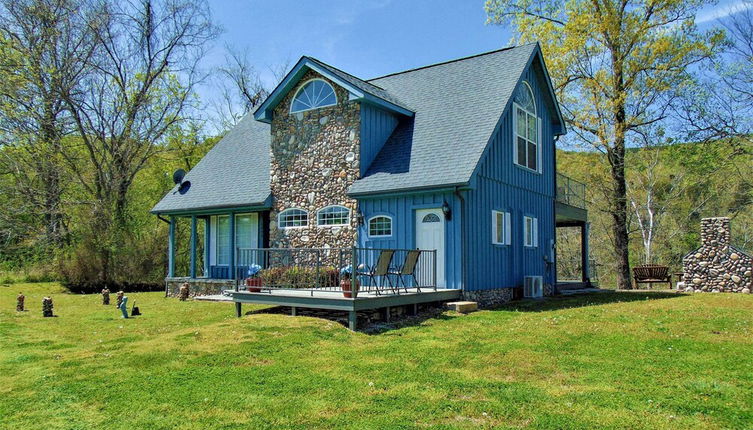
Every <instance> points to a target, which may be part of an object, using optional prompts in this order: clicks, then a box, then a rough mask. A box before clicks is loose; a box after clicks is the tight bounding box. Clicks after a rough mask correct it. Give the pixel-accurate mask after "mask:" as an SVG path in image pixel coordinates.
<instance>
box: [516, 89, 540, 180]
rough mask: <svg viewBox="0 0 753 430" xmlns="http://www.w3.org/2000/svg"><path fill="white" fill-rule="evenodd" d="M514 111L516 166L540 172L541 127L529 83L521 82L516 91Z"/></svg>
mask: <svg viewBox="0 0 753 430" xmlns="http://www.w3.org/2000/svg"><path fill="white" fill-rule="evenodd" d="M514 102H515V103H514V105H513V106H514V107H515V108H514V109H513V114H514V118H513V137H514V139H515V141H514V143H513V148H514V154H513V160H514V161H515V164H517V165H519V166H523V167H525V168H527V169H531V170H535V171H537V172H540V171H541V169H540V167H541V164H540V163H541V161H540V160H539V158H540V154H539V148H540V147H539V142H540V136H539V135H540V134H541V133H540V131H539V130H540V126H539V119H538V118H537V116H536V101H535V100H534V98H533V91H531V87H530V86H529V85H528V82H525V81H523V82H521V83H520V85H519V86H518V89H517V90H516V91H515V98H514Z"/></svg>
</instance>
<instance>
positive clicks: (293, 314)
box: [290, 306, 298, 317]
mask: <svg viewBox="0 0 753 430" xmlns="http://www.w3.org/2000/svg"><path fill="white" fill-rule="evenodd" d="M297 313H298V312H296V308H295V306H291V307H290V316H292V317H294V316H296V314H297Z"/></svg>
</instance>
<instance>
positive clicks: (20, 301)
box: [16, 293, 26, 312]
mask: <svg viewBox="0 0 753 430" xmlns="http://www.w3.org/2000/svg"><path fill="white" fill-rule="evenodd" d="M16 300H17V301H16V311H17V312H23V311H24V301H25V300H26V296H24V293H18V298H17V299H16Z"/></svg>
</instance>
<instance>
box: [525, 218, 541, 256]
mask: <svg viewBox="0 0 753 430" xmlns="http://www.w3.org/2000/svg"><path fill="white" fill-rule="evenodd" d="M523 241H524V242H523V245H525V246H527V247H529V248H535V247H537V246H538V245H539V220H538V219H537V218H534V217H530V216H524V217H523Z"/></svg>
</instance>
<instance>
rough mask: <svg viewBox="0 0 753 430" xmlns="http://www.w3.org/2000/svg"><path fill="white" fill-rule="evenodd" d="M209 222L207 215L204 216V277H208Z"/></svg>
mask: <svg viewBox="0 0 753 430" xmlns="http://www.w3.org/2000/svg"><path fill="white" fill-rule="evenodd" d="M210 225H211V222H210V219H209V217H206V218H204V277H205V278H208V277H209V250H210V248H209V247H210V244H209V242H210V241H211V240H212V239H211V237H210V232H209V228H210Z"/></svg>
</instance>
